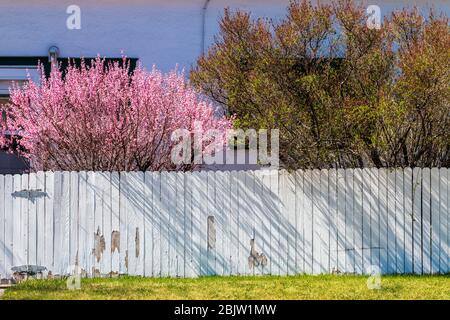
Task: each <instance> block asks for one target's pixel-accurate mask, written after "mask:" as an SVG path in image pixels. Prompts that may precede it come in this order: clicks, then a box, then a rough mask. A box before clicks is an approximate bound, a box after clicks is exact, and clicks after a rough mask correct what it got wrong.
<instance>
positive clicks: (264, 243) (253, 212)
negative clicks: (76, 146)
mask: <svg viewBox="0 0 450 320" xmlns="http://www.w3.org/2000/svg"><path fill="white" fill-rule="evenodd" d="M449 180H450V171H449V170H448V169H443V168H441V169H437V168H432V169H428V168H424V169H420V168H414V169H409V168H408V169H346V170H344V169H337V170H335V169H332V170H299V171H296V172H288V171H286V170H281V171H276V170H260V171H232V172H213V171H209V172H192V173H191V172H188V173H181V172H161V173H157V172H146V173H142V172H120V173H119V172H111V173H109V172H37V173H31V174H24V175H0V278H9V277H11V276H12V271H11V268H12V267H14V266H20V265H26V264H32V265H42V266H45V267H46V268H47V271H48V273H49V274H51V275H67V274H70V273H72V272H74V271H75V270H77V271H80V270H81V272H82V274H83V275H86V276H106V275H116V274H131V275H143V276H148V277H152V276H153V277H196V276H203V275H262V274H274V275H285V274H297V273H309V274H320V273H330V272H339V273H343V272H344V273H357V274H362V273H367V272H370V271H373V270H374V269H373V268H374V267H378V268H379V269H380V270H381V272H382V273H417V274H427V273H446V272H449V271H450V261H449V258H450V253H449V248H450V243H449V240H450V237H449V233H450V230H449V228H450V224H449V222H450V219H449V208H450V185H449Z"/></svg>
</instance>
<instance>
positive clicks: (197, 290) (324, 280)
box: [2, 275, 450, 300]
mask: <svg viewBox="0 0 450 320" xmlns="http://www.w3.org/2000/svg"><path fill="white" fill-rule="evenodd" d="M381 285H382V288H381V289H380V290H369V289H368V288H367V277H365V276H348V275H345V276H339V275H323V276H306V275H299V276H289V277H274V276H266V277H204V278H198V279H175V278H163V279H151V278H140V277H120V278H108V279H104V278H103V279H83V280H82V282H81V289H80V290H68V289H67V287H66V282H65V281H64V280H28V281H25V282H22V283H21V284H19V285H17V286H14V287H12V288H10V289H7V290H6V291H5V293H4V295H3V297H2V299H243V300H246V299H274V300H288V299H450V275H441V276H383V277H382V281H381Z"/></svg>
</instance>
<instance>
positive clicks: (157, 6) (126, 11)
mask: <svg viewBox="0 0 450 320" xmlns="http://www.w3.org/2000/svg"><path fill="white" fill-rule="evenodd" d="M204 2H205V0H165V1H161V0H128V1H118V0H109V1H101V0H100V1H96V2H93V1H88V0H77V1H66V0H62V1H61V0H53V1H52V0H41V1H30V0H28V1H24V0H15V1H10V0H0V34H1V35H2V45H1V46H0V56H45V55H47V49H48V48H49V47H50V46H51V45H57V46H58V47H59V48H60V49H61V55H62V56H76V57H78V56H80V55H84V56H95V55H97V54H98V53H100V54H102V55H107V56H120V53H121V51H122V50H124V51H125V53H126V54H127V55H129V56H133V57H138V58H140V59H141V61H142V62H143V63H144V65H146V66H148V67H150V66H151V65H152V64H154V63H155V64H157V66H158V67H160V68H162V69H163V70H169V69H171V68H173V67H174V66H175V64H177V63H178V64H180V65H181V66H185V67H189V66H190V65H192V64H193V63H195V61H196V58H197V57H198V55H199V54H200V52H201V43H202V12H203V10H202V7H203V4H204ZM323 2H324V1H323ZM73 3H76V4H77V5H79V6H80V7H81V10H82V29H81V30H72V31H71V30H67V28H66V19H67V16H68V15H67V14H66V8H67V6H68V5H71V4H73ZM288 3H289V0H211V1H210V4H209V6H208V10H207V12H206V26H205V27H206V28H205V38H206V41H205V44H206V46H207V45H208V44H210V43H211V42H212V41H213V37H214V35H215V34H216V33H217V31H218V21H219V19H220V16H221V14H222V13H223V9H224V7H227V6H229V7H232V8H241V9H244V10H248V11H251V12H252V13H253V15H254V16H265V17H270V18H274V19H278V18H280V17H282V16H283V15H284V14H285V12H286V6H287V5H288ZM368 3H369V4H378V5H379V6H380V7H381V10H382V13H383V14H386V13H388V12H390V11H392V10H393V9H395V8H401V7H403V6H406V5H407V6H411V5H413V4H417V5H418V6H419V7H422V8H423V7H425V6H427V5H430V4H432V5H434V6H435V7H436V8H437V9H438V10H444V11H446V12H447V14H449V13H450V0H435V1H405V0H390V1H388V0H386V1H381V0H378V1H368Z"/></svg>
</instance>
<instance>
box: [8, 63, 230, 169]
mask: <svg viewBox="0 0 450 320" xmlns="http://www.w3.org/2000/svg"><path fill="white" fill-rule="evenodd" d="M55 69H56V68H55ZM6 112H7V122H6V123H4V124H3V130H4V132H15V133H16V134H17V135H18V136H19V138H17V136H16V138H14V139H13V138H11V136H10V135H2V136H0V146H3V147H6V148H9V149H10V150H12V149H13V148H14V150H16V152H19V153H20V155H21V156H23V157H25V158H27V159H28V160H29V161H30V164H31V166H32V169H33V170H97V171H98V170H105V171H113V170H115V171H134V170H143V171H145V170H187V169H192V165H184V166H176V165H174V164H173V163H172V162H171V158H170V153H171V150H172V147H173V146H174V144H175V143H176V141H171V133H172V132H173V131H174V130H176V129H188V130H189V131H192V130H193V128H194V123H195V122H199V123H201V125H202V130H208V129H218V130H220V131H221V132H224V133H225V132H226V130H227V129H229V128H231V122H232V119H226V118H225V117H221V118H218V117H217V116H215V115H214V108H213V105H211V104H210V103H208V102H206V101H204V100H202V99H201V97H200V96H199V95H198V93H197V92H196V91H195V90H194V89H192V88H191V87H190V86H189V84H188V83H187V82H186V80H185V77H184V75H183V74H182V73H179V72H177V71H176V70H175V71H172V72H170V73H168V74H163V73H161V72H160V71H158V70H157V69H156V68H153V69H152V70H151V71H150V72H148V71H146V70H144V69H143V68H142V67H141V66H138V67H137V68H136V69H135V70H134V71H133V72H132V73H131V72H130V69H129V66H128V65H127V64H126V63H125V60H124V63H123V64H119V63H118V62H115V63H113V64H106V63H105V61H104V60H103V59H100V58H97V59H96V60H95V61H93V63H92V65H91V66H87V65H86V64H85V63H84V62H83V63H82V66H81V68H77V67H75V66H73V65H71V66H69V67H68V69H67V70H66V71H65V72H64V74H63V72H62V71H60V70H53V71H52V72H51V75H50V77H49V78H48V79H47V78H46V77H45V76H44V75H43V72H42V68H41V79H40V84H37V83H34V82H32V81H31V80H29V81H28V82H27V83H26V85H25V86H24V87H22V88H19V87H18V86H14V87H13V89H12V90H11V99H10V103H9V104H8V105H7V106H6ZM5 130H7V131H5ZM224 140H225V134H224ZM17 141H19V145H20V148H16V147H14V142H17ZM18 149H19V151H17V150H18Z"/></svg>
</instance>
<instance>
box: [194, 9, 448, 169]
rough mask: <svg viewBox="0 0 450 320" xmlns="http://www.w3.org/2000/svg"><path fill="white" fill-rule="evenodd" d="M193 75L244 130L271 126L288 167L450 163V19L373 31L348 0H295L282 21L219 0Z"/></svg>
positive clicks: (395, 21) (407, 15)
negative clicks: (216, 20) (214, 32)
mask: <svg viewBox="0 0 450 320" xmlns="http://www.w3.org/2000/svg"><path fill="white" fill-rule="evenodd" d="M220 26H221V29H220V34H219V35H218V36H217V37H216V39H215V43H214V44H213V46H212V47H211V48H209V51H208V53H207V54H206V55H204V56H203V57H201V58H200V59H199V60H198V63H197V65H196V66H195V67H194V68H193V70H192V71H191V75H190V77H191V82H192V84H193V85H194V86H196V87H197V88H198V89H200V90H201V91H202V92H203V93H204V94H206V95H207V96H209V97H210V98H212V99H213V100H215V101H216V102H218V103H220V104H222V105H223V106H225V107H226V109H227V110H228V112H229V113H230V114H235V115H236V116H237V118H238V121H236V123H235V125H236V126H239V127H241V128H269V129H270V128H279V129H280V159H281V161H283V163H284V164H285V165H286V166H287V167H289V168H311V167H318V168H328V167H361V166H376V167H399V166H401V167H406V166H446V167H448V166H449V165H450V130H449V127H450V28H449V20H448V17H446V16H443V15H440V14H439V15H438V14H436V13H433V12H430V13H429V14H428V15H427V16H426V17H423V16H421V15H420V13H419V12H418V10H409V11H408V10H406V9H405V10H403V11H401V12H396V13H393V14H392V15H390V16H389V17H386V18H385V19H384V21H383V23H382V27H381V29H380V30H376V29H369V28H368V27H367V16H366V8H365V7H360V6H357V5H356V4H355V3H354V2H353V1H350V0H342V1H337V2H334V3H332V4H322V5H318V6H313V5H312V4H311V2H310V1H306V0H304V1H301V2H297V1H295V2H292V3H291V4H290V6H289V7H288V9H287V15H286V17H285V18H284V19H283V20H282V21H280V22H278V23H274V22H272V21H268V20H263V19H256V20H255V19H252V18H251V17H250V14H249V13H245V12H240V11H237V12H231V11H230V10H226V11H225V13H224V16H223V18H222V20H221V25H220Z"/></svg>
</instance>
